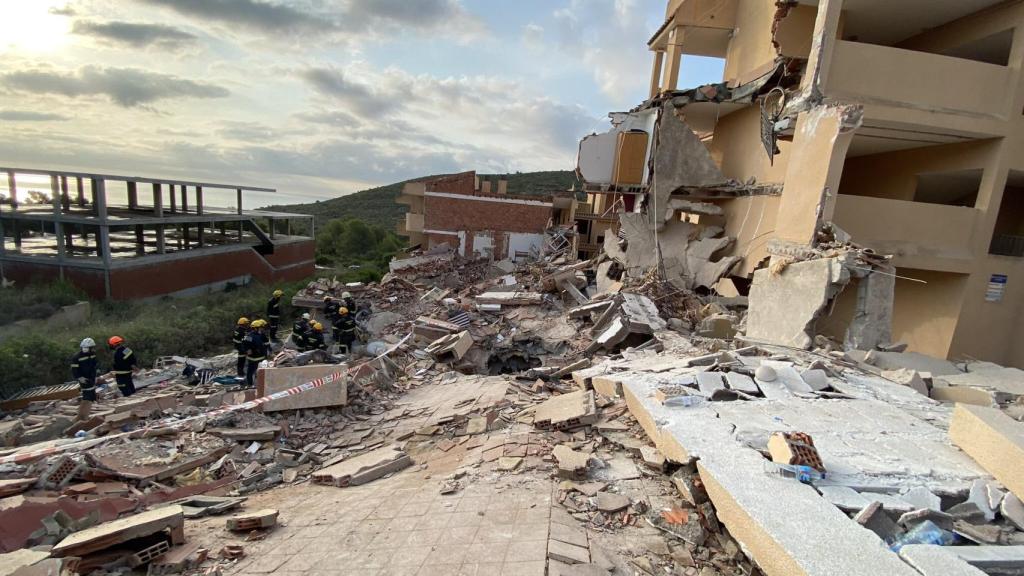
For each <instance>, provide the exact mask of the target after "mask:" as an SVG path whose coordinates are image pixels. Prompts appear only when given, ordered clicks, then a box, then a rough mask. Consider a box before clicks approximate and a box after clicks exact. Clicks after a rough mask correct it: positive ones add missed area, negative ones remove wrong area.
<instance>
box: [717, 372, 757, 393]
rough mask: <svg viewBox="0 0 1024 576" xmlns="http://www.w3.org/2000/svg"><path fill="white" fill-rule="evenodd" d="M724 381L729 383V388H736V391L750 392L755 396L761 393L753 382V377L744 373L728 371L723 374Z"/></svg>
mask: <svg viewBox="0 0 1024 576" xmlns="http://www.w3.org/2000/svg"><path fill="white" fill-rule="evenodd" d="M725 381H726V383H727V384H728V385H729V388H730V389H732V390H736V391H737V392H743V393H744V394H750V395H752V396H756V395H758V394H760V393H761V390H760V389H759V388H758V387H757V384H755V383H754V379H753V378H751V377H750V376H747V375H746V374H740V373H739V372H728V373H726V375H725Z"/></svg>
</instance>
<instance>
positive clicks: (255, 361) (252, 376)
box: [245, 320, 270, 386]
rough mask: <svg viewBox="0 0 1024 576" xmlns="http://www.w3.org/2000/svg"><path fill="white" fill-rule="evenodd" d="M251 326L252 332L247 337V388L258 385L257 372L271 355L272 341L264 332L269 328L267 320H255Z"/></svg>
mask: <svg viewBox="0 0 1024 576" xmlns="http://www.w3.org/2000/svg"><path fill="white" fill-rule="evenodd" d="M249 326H250V327H251V328H252V330H250V331H249V334H247V335H246V336H245V360H246V366H245V384H246V386H255V385H256V370H257V369H259V367H260V362H262V361H263V360H265V359H266V358H267V354H269V353H270V341H269V340H267V336H266V334H264V330H265V329H266V326H267V321H266V320H253V321H252V323H251V324H249Z"/></svg>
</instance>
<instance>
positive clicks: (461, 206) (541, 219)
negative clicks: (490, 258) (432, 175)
mask: <svg viewBox="0 0 1024 576" xmlns="http://www.w3.org/2000/svg"><path fill="white" fill-rule="evenodd" d="M424 201H425V205H426V209H425V210H424V212H425V215H424V219H423V227H424V228H425V229H428V230H466V231H477V230H494V231H501V232H532V233H537V234H539V233H542V232H544V228H545V227H546V226H547V224H548V220H550V219H551V213H552V210H551V206H540V205H535V204H515V203H511V202H483V201H477V200H470V199H466V200H462V199H460V198H445V197H438V196H427V197H426V198H424Z"/></svg>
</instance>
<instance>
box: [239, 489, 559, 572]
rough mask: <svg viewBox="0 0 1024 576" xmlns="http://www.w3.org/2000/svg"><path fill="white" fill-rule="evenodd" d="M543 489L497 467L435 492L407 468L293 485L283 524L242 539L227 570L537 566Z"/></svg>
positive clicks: (542, 547)
mask: <svg viewBox="0 0 1024 576" xmlns="http://www.w3.org/2000/svg"><path fill="white" fill-rule="evenodd" d="M551 493H552V484H551V482H550V481H549V480H536V479H528V478H522V477H505V478H500V479H498V480H497V483H496V484H492V483H486V482H481V481H479V480H478V481H477V482H475V483H474V484H472V485H470V486H468V487H466V488H465V489H464V490H462V491H460V492H458V493H456V494H452V495H447V496H442V495H440V494H439V493H438V484H437V483H436V482H433V481H429V480H424V479H422V478H421V477H417V476H416V475H415V474H403V475H399V476H397V477H394V478H390V479H386V480H380V481H377V482H374V483H372V484H369V485H366V486H358V487H352V488H332V487H323V486H302V487H292V488H289V489H288V490H287V491H281V492H280V493H279V494H280V496H279V498H280V499H282V500H284V501H282V502H278V503H277V505H278V507H279V509H280V510H281V523H282V526H279V527H278V528H277V529H276V530H274V531H273V532H271V534H270V535H269V536H268V538H267V539H266V540H264V541H261V542H255V543H244V545H245V547H246V551H247V552H248V555H247V557H246V558H244V559H243V560H242V561H240V562H239V563H238V564H237V565H236V566H235V567H233V568H232V569H231V570H230V571H229V574H246V575H247V574H282V575H300V574H301V575H305V576H321V575H322V576H327V575H330V576H340V575H346V576H347V575H352V576H355V575H359V576H374V575H405V574H409V575H414V574H424V575H430V576H443V575H461V574H465V575H469V576H473V575H477V574H479V575H481V576H482V575H485V574H486V575H516V576H533V575H536V576H543V574H544V569H545V565H546V561H545V558H546V555H547V538H548V520H549V517H550V513H551ZM261 496H263V495H261ZM261 499H262V498H261Z"/></svg>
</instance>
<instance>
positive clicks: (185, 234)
mask: <svg viewBox="0 0 1024 576" xmlns="http://www.w3.org/2000/svg"><path fill="white" fill-rule="evenodd" d="M181 242H182V244H183V246H182V249H183V250H188V245H189V238H188V224H182V225H181Z"/></svg>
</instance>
